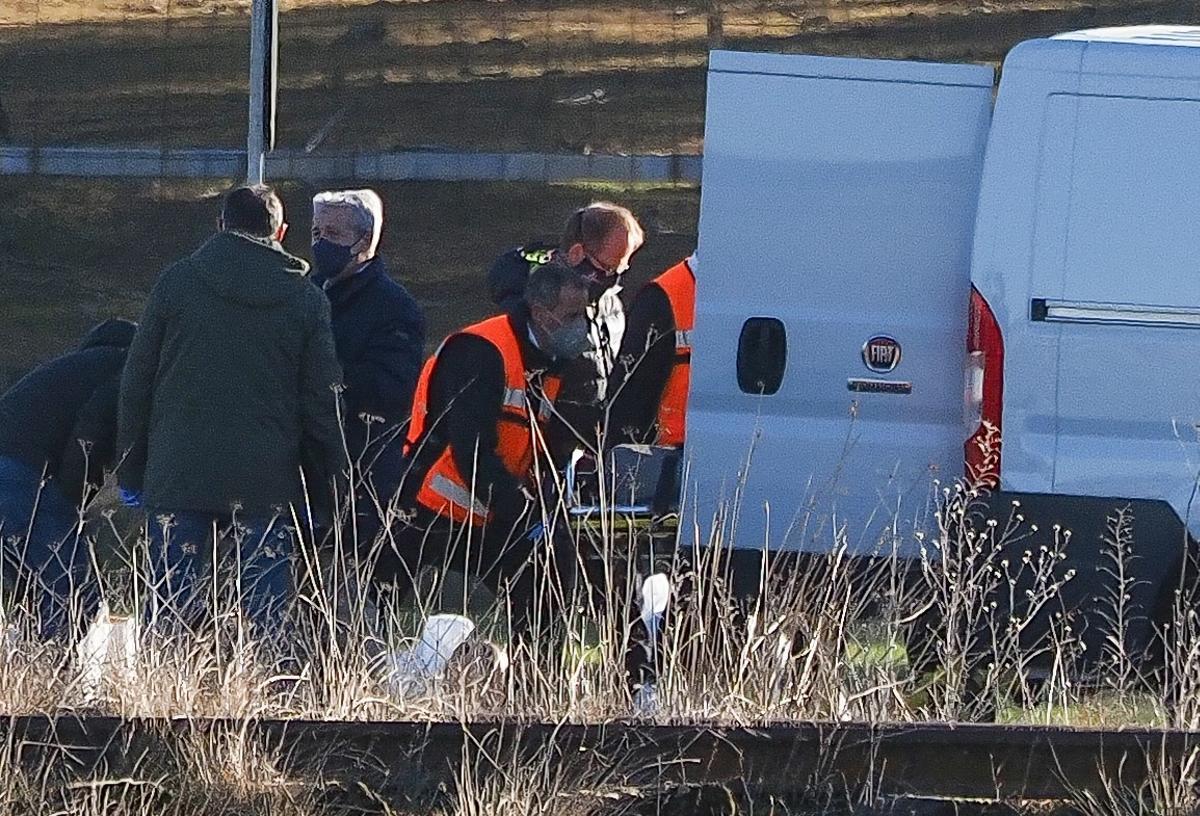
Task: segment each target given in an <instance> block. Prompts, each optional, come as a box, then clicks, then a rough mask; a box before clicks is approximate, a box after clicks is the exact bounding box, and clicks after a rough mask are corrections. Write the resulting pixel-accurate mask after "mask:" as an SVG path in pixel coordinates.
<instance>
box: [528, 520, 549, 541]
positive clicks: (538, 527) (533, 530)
mask: <svg viewBox="0 0 1200 816" xmlns="http://www.w3.org/2000/svg"><path fill="white" fill-rule="evenodd" d="M526 535H527V536H528V537H529V540H530V541H532V542H533V543H535V544H537V543H539V542H540V541H541V540H542V539H544V538H545V537H546V525H545V524H543V523H542V522H540V521H539V522H538V523H537V524H535V525H533V526H532V527H530V528H529V532H528V533H526Z"/></svg>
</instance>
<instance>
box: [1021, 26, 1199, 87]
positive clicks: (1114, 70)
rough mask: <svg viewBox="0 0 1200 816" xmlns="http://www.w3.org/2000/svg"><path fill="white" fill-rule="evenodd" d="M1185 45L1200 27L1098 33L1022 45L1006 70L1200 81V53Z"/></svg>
mask: <svg viewBox="0 0 1200 816" xmlns="http://www.w3.org/2000/svg"><path fill="white" fill-rule="evenodd" d="M1180 46H1185V47H1182V48H1181V47H1180ZM1186 46H1200V26H1190V27H1189V26H1128V27H1125V28H1093V29H1090V30H1086V31H1072V32H1069V33H1066V34H1059V35H1057V36H1054V37H1049V38H1046V39H1038V40H1026V41H1025V42H1022V43H1018V44H1017V45H1016V47H1014V48H1013V49H1012V51H1009V52H1008V56H1007V57H1005V59H1004V70H1005V72H1008V71H1011V70H1017V71H1050V72H1053V73H1064V74H1084V75H1089V76H1128V77H1146V78H1150V77H1155V78H1159V79H1166V78H1173V79H1184V80H1189V81H1191V80H1200V48H1195V47H1192V48H1187V47H1186Z"/></svg>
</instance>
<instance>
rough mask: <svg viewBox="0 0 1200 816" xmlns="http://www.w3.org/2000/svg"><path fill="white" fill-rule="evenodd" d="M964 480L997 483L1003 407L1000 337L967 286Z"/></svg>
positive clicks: (993, 320)
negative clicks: (968, 313)
mask: <svg viewBox="0 0 1200 816" xmlns="http://www.w3.org/2000/svg"><path fill="white" fill-rule="evenodd" d="M964 410H965V421H966V426H967V442H966V445H965V449H964V452H965V455H966V457H965V458H966V468H967V481H968V482H970V483H971V484H972V485H979V486H983V487H989V488H996V487H999V485H1000V431H1001V428H1002V424H1001V420H1002V418H1003V417H1002V415H1003V411H1004V338H1003V337H1002V336H1001V334H1000V324H999V323H997V322H996V316H995V315H994V314H992V309H991V307H990V306H988V303H987V301H986V300H984V299H983V296H982V295H980V294H979V292H977V291H976V290H975V288H974V287H972V288H971V307H970V315H969V317H968V320H967V371H966V389H965V393H964Z"/></svg>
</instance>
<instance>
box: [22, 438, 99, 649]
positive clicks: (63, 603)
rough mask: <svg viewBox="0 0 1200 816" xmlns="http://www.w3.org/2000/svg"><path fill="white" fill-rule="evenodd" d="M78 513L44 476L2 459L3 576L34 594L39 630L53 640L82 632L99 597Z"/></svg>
mask: <svg viewBox="0 0 1200 816" xmlns="http://www.w3.org/2000/svg"><path fill="white" fill-rule="evenodd" d="M78 525H79V511H78V509H77V508H75V507H74V505H72V503H71V502H70V500H68V499H67V497H66V496H65V495H64V494H63V492H62V491H61V490H59V489H58V486H57V485H55V484H54V483H53V482H48V483H46V484H44V485H43V484H42V474H41V471H40V470H38V469H35V468H33V467H31V466H29V465H27V464H25V463H24V462H21V461H19V460H17V459H12V458H9V457H3V456H0V540H2V541H3V550H4V574H5V577H6V579H8V580H9V581H11V582H12V583H13V584H14V585H15V586H16V587H17V590H18V592H19V593H20V594H25V593H29V594H31V595H33V596H34V597H33V601H34V603H35V604H36V608H37V612H38V631H39V634H40V635H41V637H43V638H50V637H54V636H56V635H59V634H63V633H64V632H66V631H68V630H69V629H71V628H76V629H79V630H82V628H83V627H84V626H86V623H87V621H88V619H90V618H91V616H92V615H94V614H95V612H96V607H97V606H98V605H99V601H100V594H99V591H98V588H97V585H96V582H95V580H93V575H92V565H91V555H90V553H89V552H88V545H87V541H86V540H85V539H84V538H83V535H82V534H81V533H80V531H79V526H78Z"/></svg>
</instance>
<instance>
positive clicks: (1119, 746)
mask: <svg viewBox="0 0 1200 816" xmlns="http://www.w3.org/2000/svg"><path fill="white" fill-rule="evenodd" d="M0 731H2V732H3V736H4V739H5V743H6V744H7V745H8V746H9V750H10V751H13V752H15V755H14V756H13V760H14V761H15V762H16V763H18V764H20V765H21V766H25V767H44V764H45V763H46V762H48V761H54V762H58V763H60V764H63V765H65V767H67V768H68V770H69V772H70V773H72V774H78V775H81V776H84V775H92V776H93V777H94V776H95V775H96V774H97V773H102V774H107V775H112V776H117V777H120V776H128V775H130V774H133V773H136V772H137V770H138V769H139V768H142V767H143V766H144V765H145V763H146V762H147V761H148V760H151V759H153V757H155V756H156V755H159V754H161V753H162V752H163V751H165V750H170V748H171V743H172V741H176V742H177V741H179V740H183V739H186V738H188V737H195V736H213V735H222V734H224V735H231V736H235V737H238V738H243V739H249V740H252V741H254V742H256V743H258V744H259V745H260V746H261V748H262V749H264V750H265V751H267V752H269V753H271V755H273V756H275V757H277V758H278V759H277V761H278V764H279V766H280V768H281V770H283V771H285V772H289V773H296V774H309V775H311V774H320V775H321V777H322V778H323V779H330V780H337V781H338V782H339V784H341V785H342V786H343V787H365V788H370V789H372V790H376V791H381V792H388V793H392V794H395V793H397V792H399V793H401V794H403V795H404V796H406V797H409V798H413V799H420V798H421V797H425V796H429V795H436V793H437V792H438V791H445V790H448V789H451V788H452V787H453V786H454V784H455V783H456V780H457V779H458V778H459V774H460V772H461V770H462V766H463V764H464V762H471V763H473V767H475V768H476V769H478V768H483V769H484V772H485V773H486V772H488V768H489V767H491V768H492V770H501V769H502V768H503V767H512V765H511V763H513V762H514V761H515V762H542V763H547V766H548V767H549V769H550V770H551V772H553V771H555V770H558V771H561V772H563V773H564V774H569V773H571V772H573V769H576V768H579V767H581V766H585V765H586V766H587V767H588V768H589V769H591V770H593V771H595V770H598V769H599V770H603V771H604V772H605V773H608V774H610V775H611V776H612V777H614V778H615V777H616V776H621V777H622V778H625V779H627V780H630V781H631V782H635V783H638V784H642V785H645V784H647V783H649V784H652V785H656V786H659V787H661V788H664V789H666V788H678V787H692V786H724V787H737V788H738V789H742V790H746V791H749V792H752V793H754V794H756V795H771V796H780V797H788V796H795V795H800V794H803V793H805V792H811V791H814V790H836V791H845V792H850V793H853V792H856V791H863V790H870V791H872V792H873V793H874V795H879V796H912V797H954V798H972V799H988V800H1009V801H1011V800H1030V799H1068V798H1071V797H1072V795H1074V794H1078V793H1079V792H1080V791H1085V790H1099V789H1101V788H1102V787H1103V786H1105V785H1108V786H1117V787H1119V789H1121V790H1132V791H1136V790H1140V789H1142V788H1143V786H1145V785H1146V784H1147V781H1148V779H1149V778H1150V777H1151V776H1153V775H1161V774H1162V773H1164V772H1166V773H1171V772H1172V771H1173V770H1175V769H1178V768H1180V767H1182V766H1183V764H1184V763H1186V762H1187V761H1188V758H1189V757H1190V756H1191V755H1192V754H1193V752H1195V751H1197V750H1198V749H1200V732H1185V731H1162V730H1149V729H1129V730H1118V731H1100V730H1087V729H1071V728H1055V727H1032V726H987V725H954V724H918V725H889V724H863V723H815V722H814V723H789V724H782V723H781V724H772V725H764V726H762V727H737V728H734V727H714V726H702V725H648V724H642V723H635V722H613V723H607V724H603V725H572V724H547V723H521V722H516V721H495V722H474V723H453V722H438V723H433V722H430V723H423V722H315V721H300V720H241V721H239V720H220V719H170V720H168V719H160V720H151V719H142V720H130V719H119V718H113V717H87V716H74V715H60V716H53V717H36V716H34V717H26V716H14V717H9V718H7V719H4V720H0ZM1180 778H1183V777H1180Z"/></svg>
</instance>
